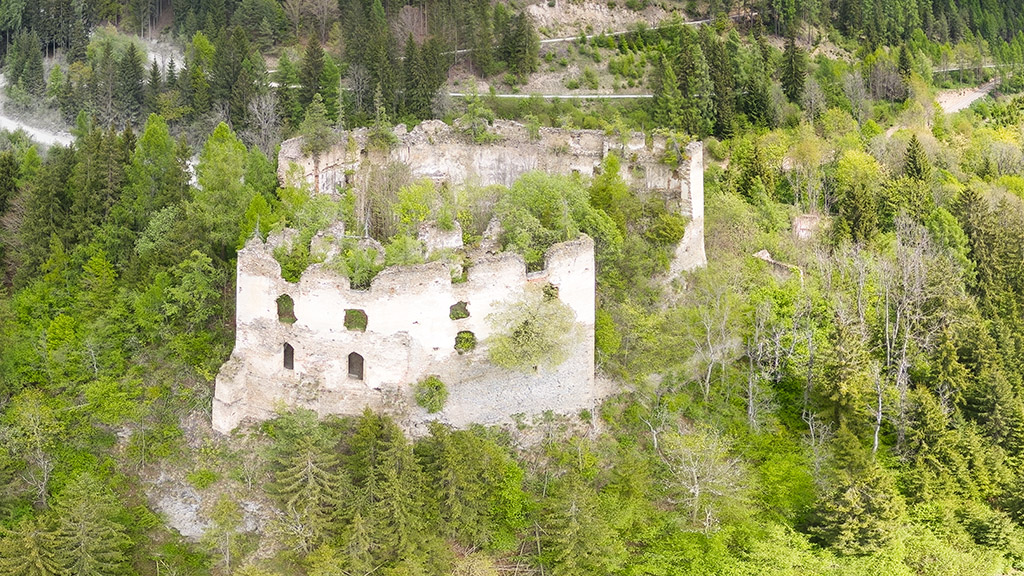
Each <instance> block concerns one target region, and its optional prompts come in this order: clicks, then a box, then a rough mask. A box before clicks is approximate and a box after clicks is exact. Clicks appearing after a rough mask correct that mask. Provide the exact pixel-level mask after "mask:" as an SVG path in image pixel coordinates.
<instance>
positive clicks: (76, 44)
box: [67, 5, 89, 63]
mask: <svg viewBox="0 0 1024 576" xmlns="http://www.w3.org/2000/svg"><path fill="white" fill-rule="evenodd" d="M70 34H71V37H70V39H69V40H68V52H67V59H68V63H73V62H84V61H85V56H86V53H85V49H86V47H88V45H89V33H88V32H87V31H86V29H85V18H84V16H83V15H82V8H81V5H77V6H76V7H75V15H74V16H73V17H72V18H71V32H70Z"/></svg>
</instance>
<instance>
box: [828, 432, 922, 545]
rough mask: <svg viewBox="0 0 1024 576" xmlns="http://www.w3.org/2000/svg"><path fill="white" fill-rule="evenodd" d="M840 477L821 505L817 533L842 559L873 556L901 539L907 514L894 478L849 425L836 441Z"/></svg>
mask: <svg viewBox="0 0 1024 576" xmlns="http://www.w3.org/2000/svg"><path fill="white" fill-rule="evenodd" d="M833 446H834V451H835V456H834V462H833V468H834V470H835V476H836V477H835V478H834V480H833V482H832V486H831V489H830V490H829V491H828V492H827V493H825V494H824V495H823V497H822V498H821V500H820V501H819V503H818V519H817V522H816V523H815V525H814V526H813V527H812V531H813V533H814V534H815V535H816V536H817V537H818V538H819V539H820V540H821V541H822V542H823V543H825V544H828V545H830V546H832V547H833V548H834V549H835V550H836V551H838V552H839V553H840V554H869V553H873V552H877V551H879V550H882V549H884V548H885V547H886V546H887V545H888V544H889V543H890V542H891V541H892V539H893V538H894V537H895V536H896V533H897V529H898V526H899V518H900V517H901V516H902V515H903V513H904V504H903V499H902V498H901V497H900V495H899V493H898V491H897V490H896V485H895V482H894V481H893V478H892V475H891V474H890V473H889V472H888V471H887V470H885V469H883V468H882V467H881V466H879V465H878V464H877V463H875V462H873V461H871V460H870V458H869V456H868V455H867V451H866V450H865V449H864V447H863V446H861V444H860V442H859V441H858V440H857V437H856V436H855V435H854V434H853V433H851V432H850V431H849V430H848V429H847V428H846V426H845V425H841V426H840V427H839V430H838V432H837V433H836V438H835V441H834V442H833Z"/></svg>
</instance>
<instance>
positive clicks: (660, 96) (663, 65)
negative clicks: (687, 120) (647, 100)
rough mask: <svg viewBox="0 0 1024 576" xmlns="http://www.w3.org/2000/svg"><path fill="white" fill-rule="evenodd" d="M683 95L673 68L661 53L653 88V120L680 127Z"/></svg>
mask: <svg viewBox="0 0 1024 576" xmlns="http://www.w3.org/2000/svg"><path fill="white" fill-rule="evenodd" d="M682 111H683V95H682V93H681V92H680V91H679V81H678V80H677V79H676V73H675V70H674V69H673V67H672V64H671V63H670V62H669V61H668V57H667V56H665V55H664V54H662V56H661V59H660V60H659V63H658V68H657V88H656V89H655V90H654V120H655V122H657V123H658V124H659V125H660V126H667V127H672V128H681V127H682Z"/></svg>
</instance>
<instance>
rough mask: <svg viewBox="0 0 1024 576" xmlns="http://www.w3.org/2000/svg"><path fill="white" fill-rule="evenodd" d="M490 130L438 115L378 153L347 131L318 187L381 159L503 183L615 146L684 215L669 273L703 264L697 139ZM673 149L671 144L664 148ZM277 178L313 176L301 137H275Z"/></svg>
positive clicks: (343, 182) (595, 160)
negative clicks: (278, 140)
mask: <svg viewBox="0 0 1024 576" xmlns="http://www.w3.org/2000/svg"><path fill="white" fill-rule="evenodd" d="M491 131H492V132H494V133H495V134H497V135H499V136H500V139H499V140H498V141H497V142H494V143H491V144H475V143H473V142H472V141H471V140H470V139H469V138H468V137H466V136H464V135H462V134H460V133H459V132H458V131H457V130H456V129H455V128H452V127H451V126H449V125H447V124H445V123H444V122H441V121H439V120H430V121H426V122H423V123H421V124H419V125H418V126H416V127H415V128H414V129H413V130H412V131H411V132H405V131H404V126H399V128H398V130H397V131H396V135H397V136H398V144H397V145H396V146H395V147H394V148H392V149H391V150H390V151H389V152H388V153H387V154H386V155H383V154H382V153H380V152H376V151H373V150H372V149H371V148H370V147H369V146H368V143H367V142H368V136H369V132H368V130H367V129H365V128H363V129H358V130H353V131H350V132H347V133H346V134H347V137H346V140H345V141H344V142H341V143H339V144H338V145H337V146H335V147H334V148H333V149H331V150H329V151H328V152H326V153H324V154H323V155H322V156H321V158H320V168H319V171H320V191H321V192H325V193H329V192H333V191H334V190H336V189H337V188H338V187H343V186H348V185H354V186H359V185H361V184H363V183H364V182H365V179H366V178H368V173H369V169H370V165H371V164H372V165H380V164H381V163H383V162H385V161H397V162H401V163H404V164H406V165H407V166H408V167H409V169H410V171H411V173H412V175H413V176H414V177H416V178H430V179H432V180H434V181H435V182H438V183H440V182H450V183H452V184H461V183H465V182H472V183H475V184H479V185H484V186H486V185H491V184H502V185H505V186H510V185H511V184H512V183H513V182H515V181H516V179H517V178H519V177H520V176H522V175H523V174H525V173H526V172H530V171H531V170H540V171H543V172H550V173H555V174H572V173H576V174H580V175H583V176H588V177H589V176H593V175H594V174H595V173H596V172H597V171H598V170H600V167H601V162H602V161H603V160H604V157H605V155H607V154H608V153H610V152H615V153H616V154H618V155H619V157H620V158H621V159H622V163H621V164H622V170H621V174H622V177H623V179H625V180H626V182H627V183H629V184H630V185H632V186H634V187H636V188H640V189H642V190H648V191H653V192H658V193H660V194H662V195H664V196H665V199H666V200H667V202H668V204H669V206H670V208H671V209H674V210H678V211H679V213H680V214H682V215H683V216H686V217H687V219H688V221H689V222H688V224H687V227H686V234H685V236H684V238H683V241H682V242H681V243H680V245H679V246H678V248H677V250H676V258H675V260H674V262H673V263H672V272H673V273H678V272H680V271H683V270H691V269H693V268H697V267H700V266H703V265H704V264H706V263H707V258H706V256H705V254H704V158H703V155H704V148H703V145H702V144H701V143H700V142H690V143H689V144H687V145H686V146H685V147H677V144H676V143H675V141H674V140H670V139H668V138H666V137H665V136H658V135H656V136H653V137H652V138H651V139H650V141H648V140H647V139H646V138H645V137H644V135H643V134H642V133H639V132H637V133H634V134H632V135H630V136H629V137H628V138H621V137H619V136H614V135H606V134H605V133H604V132H603V131H601V130H563V129H558V128H541V129H540V132H539V136H540V138H539V139H536V140H534V139H531V138H530V137H529V135H528V133H527V129H526V127H525V126H523V125H522V124H519V123H517V122H510V121H503V120H499V121H496V122H495V123H494V125H493V126H492V129H491ZM671 148H678V149H671ZM667 152H672V153H674V154H675V155H676V156H677V157H678V158H680V161H679V163H678V165H677V166H676V167H672V166H669V165H668V164H666V163H665V162H664V161H663V159H664V158H665V156H666V153H667ZM278 170H279V177H280V178H281V181H282V182H284V181H287V179H288V178H289V177H290V176H291V171H292V170H297V171H298V174H300V175H301V177H302V178H304V179H305V180H306V181H307V182H309V183H312V182H313V181H314V178H313V175H314V170H315V165H314V161H313V159H312V158H310V157H307V156H305V155H304V154H302V140H301V139H299V138H294V139H292V140H288V141H286V142H284V143H283V144H281V151H280V153H279V155H278Z"/></svg>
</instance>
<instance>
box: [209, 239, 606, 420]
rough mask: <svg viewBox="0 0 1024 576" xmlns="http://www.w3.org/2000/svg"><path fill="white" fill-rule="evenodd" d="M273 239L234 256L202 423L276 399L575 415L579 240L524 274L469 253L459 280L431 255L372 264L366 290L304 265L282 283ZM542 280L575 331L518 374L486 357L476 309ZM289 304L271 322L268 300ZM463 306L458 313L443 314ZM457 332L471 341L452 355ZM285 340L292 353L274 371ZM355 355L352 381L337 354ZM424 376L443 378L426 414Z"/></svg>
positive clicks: (406, 414)
mask: <svg viewBox="0 0 1024 576" xmlns="http://www.w3.org/2000/svg"><path fill="white" fill-rule="evenodd" d="M280 241H282V240H281V239H280V238H272V239H271V240H270V241H268V242H266V243H264V242H263V241H262V240H260V239H259V238H254V239H252V240H250V241H249V242H248V243H247V244H246V246H245V247H244V248H243V249H242V250H240V251H239V253H238V281H237V301H238V304H237V308H236V314H237V316H236V322H237V334H236V341H235V349H234V351H233V352H232V355H231V358H230V359H229V360H228V362H227V363H225V365H224V366H223V367H222V369H221V371H220V373H219V374H218V376H217V382H216V392H215V396H214V404H213V426H214V428H215V429H216V430H219V431H222V432H228V431H230V430H231V429H233V428H235V427H236V426H237V425H238V424H239V423H240V422H241V421H242V420H244V419H246V418H252V419H257V420H262V419H265V418H268V417H270V416H271V415H272V413H273V411H274V410H275V409H276V408H278V407H280V406H283V405H287V406H302V407H306V408H310V409H312V410H315V411H316V412H317V413H319V414H321V415H324V414H357V413H359V412H361V411H362V410H363V408H364V407H367V406H369V407H372V408H375V409H385V410H388V411H389V412H392V413H397V414H398V415H399V416H400V417H402V418H403V420H405V421H406V422H408V423H410V424H415V423H417V422H423V421H426V420H430V419H440V420H443V421H445V422H448V423H450V424H452V425H455V426H465V425H468V424H469V423H472V422H482V423H499V422H502V421H505V420H507V419H508V417H509V416H510V415H512V414H516V413H537V412H543V411H545V410H553V411H556V412H571V411H577V410H580V409H582V408H585V407H591V406H593V404H594V402H595V400H596V393H595V387H594V290H595V276H594V272H595V268H594V244H593V241H592V240H591V239H590V238H588V237H581V238H579V239H577V240H574V241H570V242H564V243H561V244H556V245H555V246H553V247H552V248H551V249H550V250H549V251H548V252H547V255H546V265H545V268H544V269H543V270H541V271H539V272H534V273H527V271H526V265H525V263H524V261H523V259H522V257H521V256H519V255H518V254H514V253H510V252H502V253H498V254H491V255H481V256H480V257H479V258H477V259H476V260H474V262H473V264H472V266H471V267H470V268H469V269H468V273H467V275H466V280H465V281H464V282H458V283H453V282H452V280H451V274H450V270H449V268H448V265H447V264H445V263H442V262H433V263H427V264H421V265H416V266H404V267H390V268H387V269H385V270H383V271H382V272H381V273H380V274H379V275H378V276H377V277H376V278H375V279H374V280H373V282H372V283H371V285H370V288H369V289H367V290H356V289H353V288H351V286H350V283H349V281H348V279H347V278H344V277H342V276H340V275H338V274H336V273H335V272H333V271H331V270H328V269H326V268H325V267H324V266H323V265H319V264H314V265H313V266H311V267H310V268H309V269H308V270H306V272H305V273H304V274H303V275H302V277H301V279H300V280H299V282H297V283H295V284H292V283H289V282H287V281H285V280H284V279H283V278H281V273H280V272H281V269H280V265H279V264H278V263H277V261H276V260H275V259H274V257H273V248H274V246H275V244H276V243H278V242H280ZM544 283H550V284H552V285H553V286H555V287H557V288H558V297H559V298H560V299H561V300H562V301H563V302H564V303H565V304H567V305H568V306H569V308H571V309H572V311H573V312H574V314H575V315H576V321H577V323H578V325H579V329H580V334H579V339H578V341H577V342H575V343H574V347H573V349H572V350H571V352H570V354H569V357H568V360H566V361H565V362H563V363H562V364H561V365H559V366H557V367H555V368H553V369H545V368H538V369H535V370H532V371H530V372H529V373H523V372H515V371H511V370H506V369H502V368H498V367H496V366H494V365H492V364H491V363H490V362H489V361H488V360H487V350H486V349H487V345H486V342H487V338H488V337H489V336H491V332H492V327H491V324H490V323H489V322H488V321H487V316H488V315H489V314H491V313H492V312H494V311H495V310H496V309H498V308H499V307H500V306H501V305H502V303H504V302H510V301H514V300H515V299H517V298H518V297H519V296H521V295H522V293H523V292H524V291H525V290H526V289H527V287H528V286H530V285H535V284H544ZM281 295H288V296H290V297H291V298H292V300H293V301H294V314H295V322H294V323H291V324H288V323H285V322H282V321H280V320H279V319H278V311H277V304H276V301H277V298H278V297H279V296H281ZM459 302H465V303H466V304H467V309H468V311H469V317H467V318H462V319H458V320H453V319H452V318H451V317H450V310H451V307H452V305H455V304H457V303H459ZM346 310H361V311H363V312H365V314H366V316H367V325H366V330H365V331H358V330H349V329H347V328H346V327H345V322H344V317H345V311H346ZM463 330H468V331H471V332H473V334H474V335H475V336H476V338H477V341H478V342H479V343H480V344H479V345H478V346H477V348H476V349H475V350H473V351H471V352H467V353H459V352H457V351H456V350H455V340H456V334H458V333H459V332H460V331H463ZM285 344H288V345H290V346H291V347H292V349H293V351H294V357H293V366H292V368H290V369H289V368H286V367H285V362H284V348H285ZM352 353H356V354H359V355H360V356H361V357H362V361H363V374H362V378H356V377H353V376H351V375H350V366H349V355H350V354H352ZM431 374H436V375H438V376H440V377H441V379H442V380H443V381H444V382H445V383H446V385H447V388H448V392H449V398H448V401H447V403H446V404H445V407H444V409H443V410H442V411H441V412H439V413H437V414H431V415H428V414H427V413H426V412H425V411H424V410H423V409H421V408H419V407H418V406H416V405H415V402H414V400H413V386H414V384H415V383H416V382H417V381H419V380H421V379H422V378H423V377H425V376H427V375H431Z"/></svg>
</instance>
